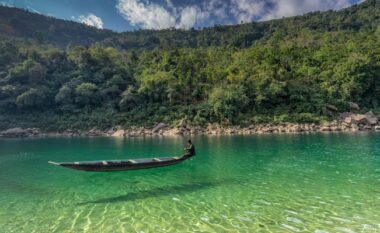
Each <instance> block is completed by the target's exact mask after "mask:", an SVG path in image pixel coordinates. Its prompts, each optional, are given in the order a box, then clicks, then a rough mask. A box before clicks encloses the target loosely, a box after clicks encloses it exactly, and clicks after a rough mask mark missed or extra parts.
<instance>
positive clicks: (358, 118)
mask: <svg viewBox="0 0 380 233" xmlns="http://www.w3.org/2000/svg"><path fill="white" fill-rule="evenodd" d="M352 119H353V120H354V121H355V122H357V123H366V121H367V117H366V116H365V115H363V114H353V115H352Z"/></svg>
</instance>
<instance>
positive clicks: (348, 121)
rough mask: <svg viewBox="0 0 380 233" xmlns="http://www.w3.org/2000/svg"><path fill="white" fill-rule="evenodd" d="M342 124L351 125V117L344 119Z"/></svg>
mask: <svg viewBox="0 0 380 233" xmlns="http://www.w3.org/2000/svg"><path fill="white" fill-rule="evenodd" d="M344 123H346V124H351V123H352V117H350V116H349V117H346V118H344Z"/></svg>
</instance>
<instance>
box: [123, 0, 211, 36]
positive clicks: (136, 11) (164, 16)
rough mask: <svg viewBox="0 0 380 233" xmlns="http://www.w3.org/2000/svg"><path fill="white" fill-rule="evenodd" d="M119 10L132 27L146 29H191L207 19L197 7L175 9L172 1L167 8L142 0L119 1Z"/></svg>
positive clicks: (167, 1)
mask: <svg viewBox="0 0 380 233" xmlns="http://www.w3.org/2000/svg"><path fill="white" fill-rule="evenodd" d="M116 7H117V9H118V10H119V12H120V14H121V15H122V16H123V17H124V18H125V19H126V20H128V21H129V22H130V23H131V24H132V25H135V26H141V27H142V28H145V29H166V28H182V29H190V28H192V27H194V26H195V25H196V24H197V23H199V22H201V21H202V20H204V19H206V18H207V13H206V12H204V11H202V10H201V9H200V8H199V7H197V6H186V7H183V8H182V7H175V6H174V5H173V3H172V1H171V0H166V6H161V5H158V4H156V3H152V2H149V1H144V2H143V1H141V0H119V2H118V4H117V6H116Z"/></svg>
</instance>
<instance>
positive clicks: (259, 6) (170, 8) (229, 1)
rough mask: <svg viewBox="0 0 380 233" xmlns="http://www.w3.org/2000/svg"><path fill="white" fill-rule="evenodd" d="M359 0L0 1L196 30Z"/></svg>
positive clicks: (99, 20) (104, 22)
mask: <svg viewBox="0 0 380 233" xmlns="http://www.w3.org/2000/svg"><path fill="white" fill-rule="evenodd" d="M362 1H363V0H0V5H5V6H13V7H18V8H24V9H28V10H29V11H31V12H36V13H39V14H44V15H48V16H52V17H55V18H60V19H66V20H73V21H77V22H81V23H84V24H87V25H90V26H94V27H97V28H106V29H111V30H113V31H118V32H121V31H131V30H135V29H139V28H142V29H166V28H181V29H190V28H201V27H209V26H213V25H216V24H219V25H224V24H238V23H241V22H252V21H263V20H269V19H276V18H282V17H287V16H294V15H302V14H304V13H306V12H311V11H325V10H329V9H332V10H339V9H342V8H346V7H349V6H351V5H353V4H357V3H360V2H362Z"/></svg>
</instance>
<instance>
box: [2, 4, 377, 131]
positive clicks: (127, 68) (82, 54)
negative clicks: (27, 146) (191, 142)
mask: <svg viewBox="0 0 380 233" xmlns="http://www.w3.org/2000/svg"><path fill="white" fill-rule="evenodd" d="M7 9H8V10H9V8H1V10H2V11H4V10H5V11H7ZM12 12H16V13H17V14H14V15H9V17H3V13H1V14H0V15H1V16H0V28H1V29H0V31H1V35H2V39H1V42H0V111H1V113H0V129H4V128H10V127H16V126H20V127H40V128H43V129H48V130H64V129H69V128H82V129H85V128H86V129H88V128H91V127H94V126H97V127H99V128H108V127H111V126H115V125H123V126H126V127H128V126H131V125H152V124H154V123H157V122H159V121H165V122H168V123H171V122H175V121H177V120H180V119H183V118H186V119H188V121H190V122H192V123H193V124H197V125H204V124H206V123H208V122H222V123H223V124H251V123H255V122H268V121H269V122H277V123H279V122H285V121H293V122H317V121H320V120H323V119H326V117H327V116H326V115H325V111H324V109H325V106H326V105H335V106H336V107H338V108H339V110H341V111H344V110H345V109H346V108H347V103H348V102H349V101H353V102H357V103H359V104H360V106H362V107H363V110H369V109H371V110H374V111H375V112H376V111H378V110H379V108H380V106H379V105H380V102H379V101H380V99H379V96H380V46H379V45H380V1H379V0H369V1H366V2H364V3H362V4H361V5H358V6H354V7H351V8H348V9H345V10H342V11H339V12H332V11H330V12H323V13H311V14H307V15H305V16H298V17H293V18H286V19H281V20H273V21H268V22H260V23H251V24H244V25H237V26H217V27H213V28H209V29H204V30H190V31H181V30H163V31H146V30H145V31H137V32H128V33H122V34H116V33H112V32H109V31H102V30H98V29H94V28H89V27H86V26H82V25H79V24H77V23H73V22H66V21H60V20H56V19H51V18H48V17H44V16H41V15H35V14H31V13H28V12H22V11H21V10H11V11H10V12H8V13H9V14H11V13H12ZM20 12H22V13H20ZM19 14H21V15H23V16H20V17H21V18H19ZM25 17H26V18H25ZM28 17H29V18H28ZM34 17H36V20H40V21H43V22H44V23H46V24H49V25H58V24H62V25H64V26H62V27H63V28H67V32H65V35H66V37H62V38H59V37H60V36H57V35H56V34H55V31H54V30H52V31H50V30H48V31H43V30H40V29H38V27H34V28H33V27H31V28H30V29H29V30H31V31H30V32H26V31H23V30H22V29H21V28H22V25H26V24H27V23H28V22H32V21H33V20H34ZM11 18H13V19H14V20H15V21H16V22H23V23H21V24H10V23H7V22H11V21H10V20H9V19H11ZM25 19H27V20H25ZM6 20H8V21H6ZM9 25H11V26H10V28H8V29H7V26H9ZM81 27H82V28H83V30H82V29H81ZM43 28H46V27H43ZM5 29H6V30H8V31H6V32H7V33H4V32H5V31H4V30H5ZM32 29H33V30H32ZM70 30H73V33H72V34H71V33H70ZM78 30H79V31H80V32H81V34H79V31H78ZM75 31H76V32H75ZM33 32H42V35H41V36H42V38H43V40H41V38H40V39H38V38H37V39H35V37H33ZM92 34H93V35H94V36H90V35H92ZM76 35H79V36H78V37H77V39H76V40H75V39H74V38H75V36H76ZM108 35H109V36H108ZM56 37H57V38H56ZM26 38H28V39H26ZM81 38H82V39H83V40H82V39H81ZM89 38H90V40H91V41H89ZM74 40H75V41H76V42H77V43H78V44H83V45H88V43H89V42H92V41H97V42H98V43H93V44H91V45H90V46H67V45H68V44H70V43H69V42H70V41H74ZM72 44H76V43H72ZM63 45H65V46H64V49H61V48H62V47H63Z"/></svg>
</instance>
